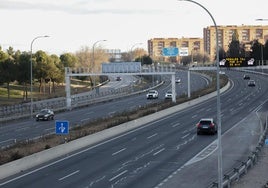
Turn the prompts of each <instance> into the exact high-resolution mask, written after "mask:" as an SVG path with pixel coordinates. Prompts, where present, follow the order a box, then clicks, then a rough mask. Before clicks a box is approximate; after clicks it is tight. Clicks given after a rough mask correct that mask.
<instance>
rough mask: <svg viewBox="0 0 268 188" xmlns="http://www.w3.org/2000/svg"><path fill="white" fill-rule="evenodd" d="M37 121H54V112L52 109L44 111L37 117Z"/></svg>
mask: <svg viewBox="0 0 268 188" xmlns="http://www.w3.org/2000/svg"><path fill="white" fill-rule="evenodd" d="M35 118H36V121H39V120H47V121H48V120H53V119H54V112H53V110H51V109H43V110H41V111H40V112H39V113H38V114H36V116H35Z"/></svg>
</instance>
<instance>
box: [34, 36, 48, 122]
mask: <svg viewBox="0 0 268 188" xmlns="http://www.w3.org/2000/svg"><path fill="white" fill-rule="evenodd" d="M46 37H49V36H48V35H44V36H37V37H35V38H34V39H33V40H32V42H31V56H30V61H31V65H30V73H31V78H30V79H31V86H30V87H31V118H32V117H33V61H32V57H33V43H34V41H35V40H36V39H39V38H46Z"/></svg>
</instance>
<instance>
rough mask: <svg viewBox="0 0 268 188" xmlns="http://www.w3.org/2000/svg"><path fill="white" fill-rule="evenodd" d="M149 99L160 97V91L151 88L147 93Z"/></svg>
mask: <svg viewBox="0 0 268 188" xmlns="http://www.w3.org/2000/svg"><path fill="white" fill-rule="evenodd" d="M146 97H147V99H157V98H158V92H157V91H156V90H149V92H148V93H147V95H146Z"/></svg>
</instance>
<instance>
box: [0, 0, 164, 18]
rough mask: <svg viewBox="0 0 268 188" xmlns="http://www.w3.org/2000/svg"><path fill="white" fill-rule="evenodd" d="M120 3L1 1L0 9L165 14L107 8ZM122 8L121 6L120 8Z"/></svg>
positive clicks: (101, 0)
mask: <svg viewBox="0 0 268 188" xmlns="http://www.w3.org/2000/svg"><path fill="white" fill-rule="evenodd" d="M116 3H118V2H114V4H113V0H76V1H75V0H57V1H51V0H47V1H45V2H43V1H38V0H1V1H0V9H4V10H11V11H12V10H13V11H17V10H20V11H29V10H37V11H58V12H65V13H68V14H80V15H81V14H123V15H125V14H159V13H161V12H162V13H163V12H164V11H163V10H160V9H141V8H140V7H139V8H136V9H135V8H132V7H131V6H130V8H129V7H125V8H105V7H114V6H109V5H111V4H113V5H116ZM120 7H121V6H120Z"/></svg>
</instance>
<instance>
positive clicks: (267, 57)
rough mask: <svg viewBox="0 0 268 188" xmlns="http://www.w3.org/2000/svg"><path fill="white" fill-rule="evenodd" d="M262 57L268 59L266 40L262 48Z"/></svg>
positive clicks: (267, 42) (267, 43)
mask: <svg viewBox="0 0 268 188" xmlns="http://www.w3.org/2000/svg"><path fill="white" fill-rule="evenodd" d="M263 59H264V60H266V61H267V60H268V40H266V42H265V44H264V49H263Z"/></svg>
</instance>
